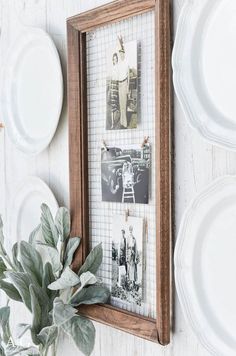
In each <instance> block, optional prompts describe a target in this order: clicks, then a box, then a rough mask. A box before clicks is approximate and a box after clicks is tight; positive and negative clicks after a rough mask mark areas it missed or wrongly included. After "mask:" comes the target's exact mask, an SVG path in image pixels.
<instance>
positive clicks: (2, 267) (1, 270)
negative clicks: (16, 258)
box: [0, 257, 7, 279]
mask: <svg viewBox="0 0 236 356" xmlns="http://www.w3.org/2000/svg"><path fill="white" fill-rule="evenodd" d="M6 270H7V266H6V265H5V262H4V261H3V259H2V257H0V279H2V278H5V275H4V272H5V271H6Z"/></svg>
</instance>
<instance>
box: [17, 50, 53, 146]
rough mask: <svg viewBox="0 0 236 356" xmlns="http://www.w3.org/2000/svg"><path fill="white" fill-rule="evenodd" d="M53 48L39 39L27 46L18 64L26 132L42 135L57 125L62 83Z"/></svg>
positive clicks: (19, 101)
mask: <svg viewBox="0 0 236 356" xmlns="http://www.w3.org/2000/svg"><path fill="white" fill-rule="evenodd" d="M54 64H55V60H54V56H53V53H52V52H51V49H50V48H47V47H46V46H43V45H42V44H40V43H38V44H37V45H32V46H31V47H28V48H27V50H26V51H25V53H24V55H23V57H22V60H21V61H20V63H19V65H18V68H17V73H16V74H17V80H16V83H17V87H16V98H17V108H18V111H17V113H18V117H19V120H20V122H21V125H22V127H23V129H24V131H25V133H26V134H27V135H28V136H29V137H30V138H32V139H42V138H44V137H47V135H48V133H49V132H51V131H52V130H53V128H54V118H55V115H56V112H55V110H57V108H58V101H59V100H60V98H58V90H57V88H60V83H59V80H58V73H57V71H56V69H55V65H54Z"/></svg>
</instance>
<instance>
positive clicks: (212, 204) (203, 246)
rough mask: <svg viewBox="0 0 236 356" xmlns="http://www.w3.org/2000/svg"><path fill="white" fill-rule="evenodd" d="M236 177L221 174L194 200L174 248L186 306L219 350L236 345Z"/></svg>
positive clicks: (205, 340)
mask: <svg viewBox="0 0 236 356" xmlns="http://www.w3.org/2000/svg"><path fill="white" fill-rule="evenodd" d="M235 256H236V177H229V176H227V177H223V178H221V179H218V180H216V181H215V182H213V184H211V185H210V186H208V187H207V188H206V189H205V190H204V191H203V192H202V193H201V194H200V195H198V196H197V198H196V199H195V200H194V201H193V202H192V203H191V204H190V206H189V207H188V209H187V211H186V212H185V215H184V217H183V220H182V223H181V226H180V230H179V234H178V239H177V243H176V248H175V281H176V288H177V292H178V296H179V300H180V304H181V306H182V310H183V312H184V314H185V317H186V319H187V321H188V322H189V324H190V325H191V327H192V329H193V331H194V332H195V334H196V335H197V337H198V338H199V340H200V342H201V343H202V344H203V345H204V346H205V347H206V348H207V349H208V351H210V352H211V353H212V354H213V355H215V356H234V355H235V349H236V333H235V330H236V307H235V300H236V283H235V274H236V257H235Z"/></svg>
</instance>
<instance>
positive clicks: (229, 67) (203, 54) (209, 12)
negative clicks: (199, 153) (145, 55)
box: [172, 0, 236, 150]
mask: <svg viewBox="0 0 236 356" xmlns="http://www.w3.org/2000/svg"><path fill="white" fill-rule="evenodd" d="M235 14H236V1H235V0H214V1H212V0H192V1H186V2H185V4H184V6H183V8H182V11H181V15H180V18H179V22H178V27H177V33H176V39H175V45H174V50H173V57H172V63H173V71H174V87H175V91H176V95H177V97H178V99H179V101H180V103H181V105H182V108H183V110H184V112H185V114H186V117H187V119H188V121H189V122H190V124H191V125H192V126H193V127H194V128H195V129H197V131H198V132H199V133H200V134H202V136H203V137H205V138H206V139H207V140H208V141H210V142H211V143H213V144H216V145H220V146H223V147H225V148H228V149H232V150H236V105H235V87H236V66H235V63H236V41H235V37H236V22H235Z"/></svg>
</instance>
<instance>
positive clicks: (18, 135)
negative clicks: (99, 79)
mask: <svg viewBox="0 0 236 356" xmlns="http://www.w3.org/2000/svg"><path fill="white" fill-rule="evenodd" d="M27 35H29V38H30V39H31V41H32V39H33V40H34V37H35V38H39V37H41V38H44V39H46V41H47V43H48V44H49V46H50V51H51V52H52V53H53V56H54V61H55V63H56V65H57V71H58V82H59V83H60V85H59V86H58V94H59V98H58V103H59V104H58V110H57V114H55V123H54V125H52V127H53V128H52V129H51V130H50V132H49V133H48V135H47V138H45V139H43V140H42V143H40V142H39V141H36V142H37V146H36V147H35V146H34V145H33V144H32V143H29V142H27V141H26V139H25V137H24V136H23V135H22V132H20V131H19V130H18V129H17V127H16V125H15V119H13V120H12V119H9V118H8V115H6V114H5V111H7V107H8V105H9V104H8V103H7V102H6V101H5V100H3V98H4V90H5V89H6V87H7V84H6V73H8V72H9V70H10V72H12V70H13V68H12V69H9V65H8V62H9V60H8V59H9V58H10V57H11V51H12V48H14V45H15V44H16V42H18V41H21V39H22V41H23V43H24V44H23V47H25V46H26V45H27V43H28V40H27V41H26V42H25V41H24V37H26V36H27ZM22 49H23V50H24V48H22ZM2 78H3V80H2V85H1V101H0V102H1V106H2V108H1V111H2V115H3V117H5V125H6V129H7V134H8V136H9V138H10V139H11V141H12V143H13V144H14V145H15V147H16V148H17V149H18V150H20V151H21V152H23V153H24V154H26V155H29V156H35V155H37V154H39V153H41V152H43V151H44V150H45V149H46V148H47V147H48V146H49V145H50V143H51V141H52V139H53V137H54V135H55V133H56V130H57V127H58V124H59V120H60V117H61V113H62V109H63V101H64V80H63V72H62V64H61V59H60V55H59V52H58V50H57V47H56V45H55V43H54V41H53V39H52V38H51V36H50V35H49V34H48V33H47V32H46V31H45V30H44V29H42V28H38V27H23V28H22V29H21V31H20V32H19V33H18V35H17V36H16V37H15V38H14V40H13V41H12V43H11V44H10V46H9V48H8V50H7V54H6V57H5V59H4V63H3V67H2ZM9 85H10V86H11V84H8V86H9ZM12 131H14V132H15V133H13V132H12ZM32 140H33V141H34V139H32ZM38 142H39V143H38Z"/></svg>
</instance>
